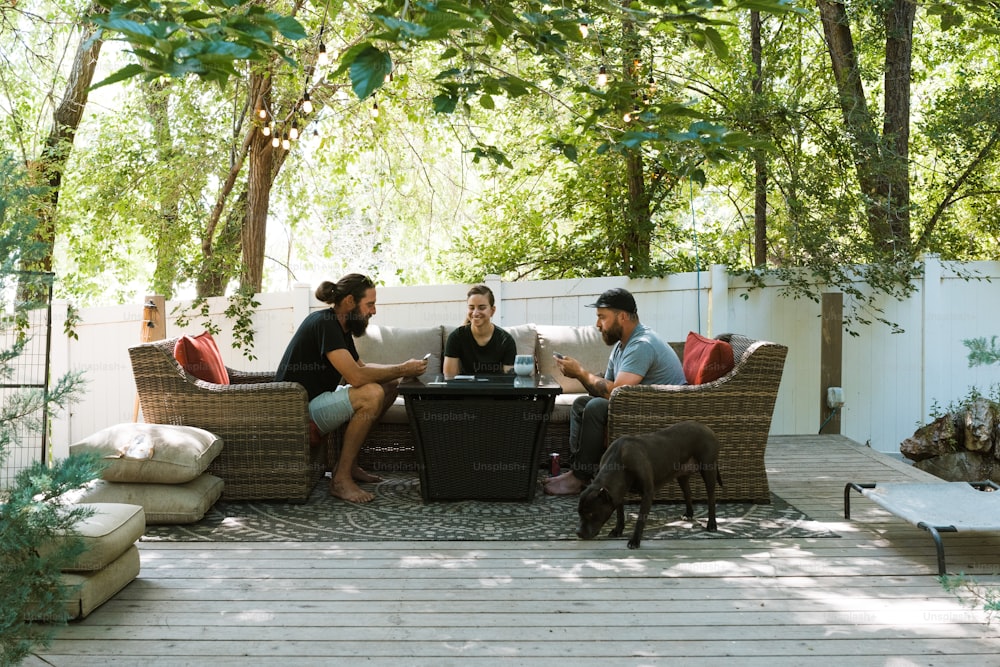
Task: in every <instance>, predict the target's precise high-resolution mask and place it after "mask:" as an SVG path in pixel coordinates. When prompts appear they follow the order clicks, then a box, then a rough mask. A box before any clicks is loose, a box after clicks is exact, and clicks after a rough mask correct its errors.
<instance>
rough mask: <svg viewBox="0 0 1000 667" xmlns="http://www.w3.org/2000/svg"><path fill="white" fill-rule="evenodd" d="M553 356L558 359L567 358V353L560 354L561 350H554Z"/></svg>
mask: <svg viewBox="0 0 1000 667" xmlns="http://www.w3.org/2000/svg"><path fill="white" fill-rule="evenodd" d="M552 356H553V357H555V358H556V359H565V358H566V355H565V354H560V353H559V352H553V353H552Z"/></svg>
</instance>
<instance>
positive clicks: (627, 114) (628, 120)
mask: <svg viewBox="0 0 1000 667" xmlns="http://www.w3.org/2000/svg"><path fill="white" fill-rule="evenodd" d="M622 120H623V121H625V122H626V123H631V122H632V114H631V113H630V112H628V111H626V112H625V114H624V115H623V116H622Z"/></svg>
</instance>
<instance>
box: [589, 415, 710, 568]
mask: <svg viewBox="0 0 1000 667" xmlns="http://www.w3.org/2000/svg"><path fill="white" fill-rule="evenodd" d="M695 472H697V473H700V474H701V478H702V479H703V480H704V481H705V490H706V491H707V492H708V526H707V527H706V530H710V531H715V530H718V527H717V526H716V521H715V485H716V483H718V484H719V486H722V475H721V474H720V473H719V439H718V438H717V437H716V436H715V433H714V432H713V431H712V429H710V428H708V427H707V426H705V425H703V424H700V423H698V422H696V421H684V422H680V423H678V424H674V425H673V426H671V427H669V428H665V429H663V430H661V431H656V432H654V433H648V434H646V435H629V436H624V437H621V438H618V439H617V440H615V441H614V442H612V443H611V445H610V446H609V447H608V449H607V451H605V452H604V456H602V457H601V467H600V469H599V470H598V472H597V475H596V476H595V477H594V480H593V481H592V482H591V483H590V485H589V486H588V487H587V488H586V489H584V490H583V493H582V494H580V502H579V505H578V506H577V512H578V513H579V514H580V525H579V527H578V528H577V529H576V534H577V536H579V537H580V538H582V539H584V540H589V539H592V538H593V537H595V536H596V535H597V533H598V531H600V530H601V526H603V525H604V524H605V522H606V521H607V520H608V517H610V516H611V512H613V511H617V512H618V520H617V523H616V524H615V527H614V529H612V531H611V532H610V533H608V537H621V535H622V532H623V531H624V529H625V494H626V493H628V492H629V491H634V492H637V493H640V494H642V499H641V502H640V505H639V518H638V519H637V520H636V522H635V530H634V531H633V533H632V538H631V539H630V540H629V541H628V548H629V549H638V548H639V543H640V542H641V541H642V531H643V528H645V525H646V517H647V516H648V515H649V509H650V507H651V506H652V504H653V496H654V495H655V494H656V491H657V489H659V488H660V487H662V486H663V485H664V484H666V483H667V482H669V481H670V480H671V479H676V480H677V484H678V485H679V486H680V487H681V491H683V492H684V502H685V504H686V512H685V514H684V516H685V518H687V519H689V520H694V506H693V504H692V503H691V486H690V483H689V480H688V478H689V477H690V476H691V475H692V474H693V473H695Z"/></svg>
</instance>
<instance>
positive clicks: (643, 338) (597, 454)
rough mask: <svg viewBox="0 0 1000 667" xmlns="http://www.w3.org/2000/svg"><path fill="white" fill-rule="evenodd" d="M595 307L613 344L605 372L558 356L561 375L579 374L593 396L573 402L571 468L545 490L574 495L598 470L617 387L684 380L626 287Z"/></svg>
mask: <svg viewBox="0 0 1000 667" xmlns="http://www.w3.org/2000/svg"><path fill="white" fill-rule="evenodd" d="M587 307H588V308H596V309H597V328H598V330H599V331H600V332H601V337H602V338H603V339H604V342H605V343H606V344H607V345H613V346H614V347H613V348H612V350H611V356H610V358H609V359H608V367H607V369H606V370H605V371H604V375H603V376H602V375H596V374H594V373H591V372H590V371H588V370H586V369H585V368H583V366H581V365H580V362H579V361H577V360H576V359H573V358H571V357H563V358H558V357H557V358H556V364H557V365H558V366H559V370H560V371H562V373H563V375H565V376H566V377H570V378H576V379H577V380H579V381H580V382H581V383H582V384H583V386H584V387H586V388H587V391H588V392H589V394H590V395H589V396H581V397H579V398H578V399H576V401H574V402H573V409H572V412H571V414H570V422H569V446H570V452H571V454H572V462H571V466H572V467H571V469H570V470H569V471H568V472H565V473H563V474H561V475H559V476H557V477H553V478H551V479H549V480H548V481H547V482H546V483H545V493H547V494H549V495H555V496H564V495H575V494H578V493H580V492H581V491H583V489H585V488H586V487H587V485H588V484H589V483H590V480H591V479H592V478H593V476H594V475H595V474H596V473H597V469H598V467H599V466H600V463H601V456H602V455H603V454H604V447H605V439H606V436H605V434H606V431H607V424H608V399H609V398H610V397H611V391H612V390H613V389H614V388H615V387H621V386H625V385H636V384H686V380H685V379H684V369H683V368H682V366H681V360H680V359H679V358H678V357H677V353H676V352H674V350H673V348H672V347H670V346H669V345H667V344H666V343H665V342H663V339H661V338H660V337H659V336H658V335H657V334H656V333H655V332H654V331H653V330H652V329H650V328H649V327H647V326H645V325H644V324H642V323H640V322H639V312H638V309H637V308H636V305H635V298H634V297H633V296H632V294H631V293H630V292H629V291H628V290H625V289H622V288H620V287H616V288H614V289H609V290H607V291H606V292H604V293H603V294H601V296H600V297H598V299H597V301H595V302H594V303H592V304H589V305H588V306H587Z"/></svg>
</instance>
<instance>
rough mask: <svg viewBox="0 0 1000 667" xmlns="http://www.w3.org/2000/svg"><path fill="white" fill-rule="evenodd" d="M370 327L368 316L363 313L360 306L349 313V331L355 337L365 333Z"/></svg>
mask: <svg viewBox="0 0 1000 667" xmlns="http://www.w3.org/2000/svg"><path fill="white" fill-rule="evenodd" d="M367 328H368V318H367V317H365V316H363V315H362V314H361V309H360V308H355V309H354V310H352V311H351V312H350V313H348V314H347V331H348V332H350V334H351V335H352V336H354V337H355V338H359V337H361V336H364V335H365V329H367Z"/></svg>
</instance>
